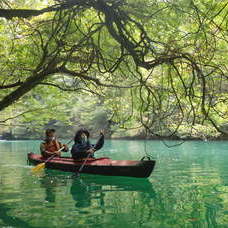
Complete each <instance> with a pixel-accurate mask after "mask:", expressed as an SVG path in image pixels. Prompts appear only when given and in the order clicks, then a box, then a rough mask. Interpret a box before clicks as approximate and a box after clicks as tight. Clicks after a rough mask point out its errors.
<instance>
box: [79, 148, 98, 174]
mask: <svg viewBox="0 0 228 228" xmlns="http://www.w3.org/2000/svg"><path fill="white" fill-rule="evenodd" d="M94 152H95V151H94ZM89 156H90V153H89V154H88V156H87V157H86V159H85V161H84V162H83V163H82V165H81V167H80V168H79V170H78V172H77V174H78V175H79V173H80V172H81V171H82V169H83V168H84V166H85V163H86V162H87V160H88V158H89Z"/></svg>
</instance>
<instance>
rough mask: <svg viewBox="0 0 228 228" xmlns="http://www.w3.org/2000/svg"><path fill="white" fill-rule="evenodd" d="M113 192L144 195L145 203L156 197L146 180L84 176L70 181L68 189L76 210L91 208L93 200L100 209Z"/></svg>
mask: <svg viewBox="0 0 228 228" xmlns="http://www.w3.org/2000/svg"><path fill="white" fill-rule="evenodd" d="M113 192H116V193H118V192H126V193H130V192H137V193H139V194H140V193H144V194H142V195H141V197H142V198H144V200H145V201H147V200H148V199H149V200H151V199H153V198H154V197H156V194H155V191H154V189H153V186H152V184H151V183H150V182H149V180H148V179H136V178H126V177H123V178H122V177H105V176H104V177H103V176H95V175H84V176H81V177H80V178H74V179H72V185H71V189H70V193H71V195H72V198H73V200H75V202H76V203H75V207H78V208H85V207H89V206H91V202H92V200H93V199H96V201H97V202H98V205H99V207H100V208H104V207H105V206H106V201H108V199H107V198H106V197H108V196H109V195H110V194H109V193H113ZM138 196H140V195H138ZM146 198H147V199H146ZM113 200H114V199H113ZM144 200H143V201H144Z"/></svg>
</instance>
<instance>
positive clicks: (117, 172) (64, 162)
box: [28, 153, 155, 177]
mask: <svg viewBox="0 0 228 228" xmlns="http://www.w3.org/2000/svg"><path fill="white" fill-rule="evenodd" d="M45 160H46V158H43V157H42V156H41V155H39V154H34V153H28V161H29V163H30V164H34V165H37V164H39V163H42V162H45ZM83 163H84V160H74V159H72V158H70V157H56V158H53V159H51V160H49V161H48V162H47V163H46V165H45V167H46V168H48V169H56V170H61V171H66V172H75V173H76V172H78V170H79V169H80V167H81V166H82V164H83ZM154 166H155V160H144V158H143V159H141V160H140V161H132V160H112V159H110V158H108V157H102V158H89V159H88V160H87V161H86V162H85V165H84V166H83V169H82V170H81V173H88V174H98V175H106V176H128V177H149V176H150V174H151V172H152V171H153V169H154Z"/></svg>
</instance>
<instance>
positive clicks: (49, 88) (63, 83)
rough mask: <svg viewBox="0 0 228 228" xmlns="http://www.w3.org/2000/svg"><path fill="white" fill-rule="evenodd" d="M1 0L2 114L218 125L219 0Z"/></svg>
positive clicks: (223, 70) (223, 97) (222, 9)
mask: <svg viewBox="0 0 228 228" xmlns="http://www.w3.org/2000/svg"><path fill="white" fill-rule="evenodd" d="M0 4H1V7H2V9H0V17H1V21H0V41H1V42H0V45H1V49H0V54H1V57H2V58H1V63H0V68H1V74H0V89H1V94H0V111H1V115H2V117H1V119H2V122H4V123H6V120H7V119H8V117H6V116H8V114H7V113H10V115H9V116H10V119H11V117H13V116H19V117H20V118H18V120H17V121H18V122H19V123H28V122H30V123H31V124H32V125H40V126H42V127H41V128H43V127H44V126H46V124H48V123H50V121H52V120H56V121H57V122H58V121H59V123H60V122H61V124H62V125H72V124H74V123H73V121H75V120H76V121H77V123H79V126H84V125H87V126H90V128H91V130H95V129H97V128H101V127H102V125H103V126H105V128H107V129H109V132H110V134H112V133H113V131H116V130H118V129H132V131H134V132H136V134H141V133H142V132H144V134H146V135H147V134H149V135H151V136H154V135H155V136H166V137H167V136H168V137H169V136H173V135H180V133H181V132H183V129H185V128H186V126H188V127H189V129H188V131H187V134H193V136H194V135H198V133H193V132H194V131H195V129H198V128H201V129H200V130H199V132H209V134H212V135H218V132H219V133H221V134H226V132H225V131H223V128H222V127H221V125H224V124H225V123H226V119H227V117H228V116H227V115H228V112H227V98H228V94H227V89H226V87H227V67H226V62H227V58H228V54H227V53H228V52H227V48H228V45H227V26H228V24H227V20H226V19H227V15H228V4H227V3H226V2H225V1H213V0H209V1H208V0H207V1H202V0H201V1H199V0H194V1H193V0H191V1H187V0H178V1H158V0H152V1H148V0H140V1H139V0H138V1H135V0H134V1H133V0H128V1H118V0H106V1H104V0H86V1H84V0H83V1H82V0H78V1H70V0H55V1H45V2H44V1H36V3H34V2H32V1H10V2H7V1H2V3H0ZM139 5H140V10H139V8H138V6H139ZM95 96H96V97H97V98H95ZM72 103H74V104H76V103H77V104H81V105H82V104H83V105H84V104H85V106H80V105H77V104H76V105H74V106H72ZM34 113H35V114H34ZM79 116H80V117H79ZM79 119H80V120H79ZM7 121H8V123H9V121H10V120H7ZM41 128H38V130H40V129H41ZM212 128H214V129H215V130H212ZM137 129H138V130H137ZM205 129H210V130H205ZM38 130H37V131H38ZM184 132H185V130H184ZM184 134H185V133H184ZM203 135H205V133H202V134H201V133H200V134H199V136H203Z"/></svg>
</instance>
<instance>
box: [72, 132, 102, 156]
mask: <svg viewBox="0 0 228 228" xmlns="http://www.w3.org/2000/svg"><path fill="white" fill-rule="evenodd" d="M89 136H90V134H89V131H88V130H86V129H84V128H82V129H80V130H78V131H77V132H76V134H75V137H74V145H73V146H72V148H71V155H72V158H74V159H82V158H87V157H94V152H95V151H97V150H99V149H101V147H102V146H103V145H104V133H103V131H101V132H100V137H99V139H98V140H97V143H96V144H91V143H90V142H89Z"/></svg>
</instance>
